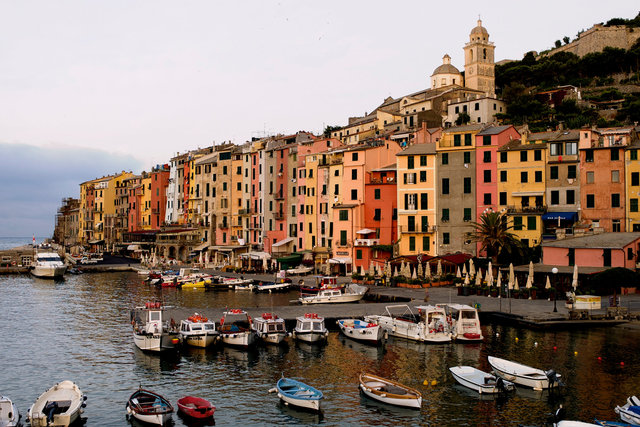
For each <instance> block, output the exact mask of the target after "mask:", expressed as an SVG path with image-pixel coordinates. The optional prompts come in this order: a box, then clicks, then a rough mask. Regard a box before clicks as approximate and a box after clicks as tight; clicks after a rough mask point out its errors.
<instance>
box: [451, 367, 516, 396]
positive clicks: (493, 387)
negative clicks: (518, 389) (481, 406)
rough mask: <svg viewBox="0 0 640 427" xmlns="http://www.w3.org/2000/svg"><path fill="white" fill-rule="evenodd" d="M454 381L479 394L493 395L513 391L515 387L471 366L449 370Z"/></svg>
mask: <svg viewBox="0 0 640 427" xmlns="http://www.w3.org/2000/svg"><path fill="white" fill-rule="evenodd" d="M449 371H451V374H452V375H453V378H455V380H456V381H457V382H458V383H459V384H461V385H463V386H465V387H467V388H470V389H471V390H475V391H477V392H478V393H480V394H495V393H502V392H505V391H513V390H515V385H514V384H513V383H512V382H510V381H507V380H504V379H502V378H499V377H496V376H495V375H491V374H489V373H487V372H483V371H481V370H479V369H476V368H474V367H471V366H454V367H451V368H449Z"/></svg>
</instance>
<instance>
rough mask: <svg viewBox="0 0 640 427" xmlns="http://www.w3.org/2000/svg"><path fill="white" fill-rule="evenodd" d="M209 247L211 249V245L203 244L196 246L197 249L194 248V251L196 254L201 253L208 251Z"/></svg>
mask: <svg viewBox="0 0 640 427" xmlns="http://www.w3.org/2000/svg"><path fill="white" fill-rule="evenodd" d="M208 247H209V244H208V243H203V244H201V245H198V246H196V247H195V248H193V251H194V252H201V251H203V250H205V249H207V248H208Z"/></svg>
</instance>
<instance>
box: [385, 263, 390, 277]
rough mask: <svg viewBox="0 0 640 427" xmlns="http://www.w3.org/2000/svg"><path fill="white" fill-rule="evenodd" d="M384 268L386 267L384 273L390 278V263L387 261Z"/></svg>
mask: <svg viewBox="0 0 640 427" xmlns="http://www.w3.org/2000/svg"><path fill="white" fill-rule="evenodd" d="M385 268H386V270H387V271H386V272H385V273H386V276H387V280H391V264H390V263H387V265H386V267H385Z"/></svg>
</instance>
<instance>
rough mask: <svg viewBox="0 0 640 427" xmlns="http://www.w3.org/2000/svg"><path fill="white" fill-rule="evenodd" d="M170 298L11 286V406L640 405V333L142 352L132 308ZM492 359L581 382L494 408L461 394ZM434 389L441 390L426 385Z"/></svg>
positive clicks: (236, 412)
mask: <svg viewBox="0 0 640 427" xmlns="http://www.w3.org/2000/svg"><path fill="white" fill-rule="evenodd" d="M159 292H160V291H158V290H157V289H156V288H155V287H150V286H148V285H146V284H143V283H142V282H141V279H140V277H139V276H137V275H135V274H132V273H104V274H84V275H79V276H67V278H66V279H65V280H64V281H62V282H52V281H46V280H40V279H34V278H31V277H29V276H3V277H0V306H1V307H2V310H1V311H0V336H1V337H2V339H3V343H2V346H1V347H0V348H1V349H2V351H1V352H0V354H1V358H0V361H2V369H0V394H5V395H7V396H9V397H11V398H12V399H13V400H14V402H16V403H17V405H18V408H19V409H20V411H21V413H22V414H23V415H24V414H26V411H27V409H28V408H29V406H30V405H31V404H32V403H33V402H34V401H35V399H36V398H37V397H38V396H39V395H40V393H42V392H43V391H44V390H46V389H47V388H49V387H50V386H51V385H53V384H54V383H56V382H58V381H61V380H64V379H71V380H73V381H75V382H76V383H77V384H78V385H79V386H80V388H81V389H82V390H83V391H84V392H85V393H86V394H87V395H88V401H87V404H88V405H87V408H86V411H85V414H84V416H85V417H86V418H87V425H89V426H111V425H113V426H119V425H128V423H129V422H128V421H127V420H126V418H125V403H126V401H127V399H128V397H129V395H130V394H131V393H132V392H133V391H134V390H135V389H136V388H137V387H138V386H139V385H142V386H144V387H146V388H149V389H151V390H154V391H157V392H159V393H160V394H163V395H164V396H165V397H167V398H168V399H169V400H170V401H171V402H172V403H174V405H175V402H176V401H177V399H179V398H180V397H182V396H185V395H187V394H192V395H197V396H200V397H204V398H206V399H209V400H211V401H212V402H213V403H214V404H215V405H216V407H217V411H216V416H215V420H216V424H217V425H239V424H241V425H249V424H251V425H295V424H316V423H320V424H326V425H337V424H340V425H433V426H448V425H451V426H453V425H498V426H502V425H505V426H507V425H512V426H515V425H518V424H520V423H522V424H526V425H542V424H543V422H544V421H545V419H546V414H547V413H550V412H552V411H553V410H555V409H556V408H557V405H558V404H561V403H562V404H563V405H564V406H565V407H566V408H567V412H568V415H569V416H571V417H572V418H574V419H575V418H578V419H581V420H585V421H586V420H592V419H593V418H599V419H610V420H612V419H615V418H616V414H615V413H614V412H613V408H614V407H615V405H616V404H622V403H623V402H624V401H625V400H626V397H627V396H628V395H631V394H640V389H639V388H638V387H639V384H640V370H638V366H639V364H640V344H639V342H640V340H638V338H639V336H638V335H639V334H637V333H635V332H629V331H625V330H621V329H616V328H614V329H611V328H607V329H593V330H588V331H573V332H568V331H562V332H547V333H543V332H539V331H530V330H525V329H518V328H512V327H508V326H502V325H485V326H483V328H484V333H485V336H486V337H487V338H486V340H485V342H484V343H482V344H466V345H465V344H447V345H424V344H418V343H413V342H409V341H404V340H396V339H393V338H392V339H390V340H389V342H388V343H387V344H386V345H385V347H384V348H375V347H370V346H365V345H362V344H359V343H356V342H352V341H350V340H347V339H346V338H344V337H342V336H340V335H338V334H337V333H335V332H332V333H331V334H330V337H329V342H328V344H327V345H326V346H323V347H315V346H310V345H304V344H296V343H293V342H291V343H290V344H289V345H288V346H287V347H281V348H280V347H260V348H258V349H256V350H254V351H241V350H234V349H229V348H220V349H214V350H207V351H204V350H200V349H191V350H186V351H184V352H183V353H182V354H180V355H179V356H174V357H163V358H160V357H158V356H157V355H149V354H145V353H142V352H141V351H139V350H138V349H137V348H136V347H135V346H134V344H133V340H132V336H131V328H130V324H129V309H130V308H131V307H133V306H134V305H136V304H140V303H143V302H144V301H146V300H149V299H152V298H154V297H158V296H159ZM162 296H163V297H164V299H165V301H168V302H169V303H171V304H175V305H177V306H180V307H188V308H193V310H194V311H195V310H197V309H206V308H207V307H224V306H226V305H229V306H245V307H255V306H256V305H261V306H265V307H270V306H271V305H274V306H277V305H280V304H282V305H286V303H287V302H288V300H289V299H292V298H293V295H288V294H284V295H279V294H275V295H273V296H271V295H268V294H261V295H256V294H251V293H234V292H226V293H225V292H222V293H219V292H187V291H180V290H175V289H170V290H165V291H163V295H162ZM272 298H273V299H272ZM516 337H517V338H518V341H517V342H516ZM536 342H537V346H536V345H535V343H536ZM554 346H555V347H557V349H556V350H555V351H554V349H553V348H554ZM575 352H577V355H576V354H575ZM488 355H495V356H498V357H504V358H508V359H515V360H518V361H520V362H523V363H526V364H530V365H533V366H537V367H540V368H543V369H547V368H549V367H554V368H555V369H556V370H557V371H558V372H559V373H561V374H562V375H563V377H564V379H565V380H566V382H567V383H568V385H567V387H566V388H565V390H564V391H563V392H562V393H561V394H551V395H550V394H549V393H547V392H545V393H536V392H533V391H527V390H522V389H521V390H518V392H517V394H515V395H512V396H510V397H507V398H491V397H479V396H478V395H477V394H475V393H473V392H470V391H466V390H465V389H464V388H461V387H459V386H457V385H456V384H455V381H454V380H453V378H452V377H451V375H450V373H449V371H448V367H449V366H454V365H458V364H467V365H472V366H476V367H478V368H480V369H483V370H489V366H488V363H487V356H488ZM598 356H600V357H601V358H602V361H598ZM620 362H624V363H625V365H624V366H621V365H620ZM362 371H368V372H372V373H375V374H379V375H382V376H384V377H389V378H393V379H397V380H399V381H400V382H403V383H405V384H407V385H411V386H413V387H416V388H418V389H419V390H420V391H421V392H422V393H423V400H424V402H423V405H422V409H421V410H420V411H414V410H403V409H396V408H393V407H389V406H385V405H382V404H376V403H375V402H372V401H370V400H367V399H365V398H363V397H360V395H359V393H358V389H357V376H358V374H359V373H360V372H362ZM283 373H284V374H285V376H291V377H293V378H298V379H300V380H302V381H304V382H307V383H309V384H311V385H313V386H315V387H317V388H319V389H320V390H322V391H323V392H324V393H325V402H324V408H325V409H324V412H323V414H322V415H320V416H319V415H314V414H308V413H304V412H299V411H297V410H294V409H290V408H287V407H284V406H283V405H282V404H280V403H279V402H278V399H277V397H276V395H275V394H270V393H268V390H269V389H270V388H273V387H275V383H276V381H277V379H278V378H279V377H280V376H281V375H282V374H283ZM424 380H428V382H429V383H430V382H431V381H432V380H436V381H437V385H435V386H431V385H427V386H425V385H423V381H424ZM173 419H174V423H175V425H177V426H181V425H188V424H186V423H185V421H184V420H182V419H181V418H180V417H178V416H177V415H175V414H174V417H173Z"/></svg>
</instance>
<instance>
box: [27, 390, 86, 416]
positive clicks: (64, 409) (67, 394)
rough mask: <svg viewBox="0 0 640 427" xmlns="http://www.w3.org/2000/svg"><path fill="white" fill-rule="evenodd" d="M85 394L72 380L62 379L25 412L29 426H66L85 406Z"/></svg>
mask: <svg viewBox="0 0 640 427" xmlns="http://www.w3.org/2000/svg"><path fill="white" fill-rule="evenodd" d="M86 399H87V398H86V396H84V395H83V394H82V392H81V391H80V389H79V388H78V386H77V385H76V384H75V383H73V382H72V381H68V380H67V381H62V382H59V383H58V384H56V385H54V386H53V387H51V388H50V389H49V390H47V391H45V392H44V393H42V394H41V395H40V397H38V399H36V401H35V403H34V404H33V405H31V407H30V408H29V411H28V412H27V421H29V422H30V423H31V427H48V426H68V425H69V424H71V423H73V422H74V421H76V420H77V419H78V418H79V417H80V414H82V412H83V409H82V408H84V407H85V405H86V404H85V403H84V401H85V400H86Z"/></svg>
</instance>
